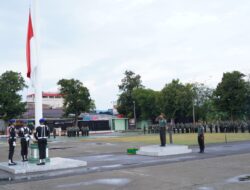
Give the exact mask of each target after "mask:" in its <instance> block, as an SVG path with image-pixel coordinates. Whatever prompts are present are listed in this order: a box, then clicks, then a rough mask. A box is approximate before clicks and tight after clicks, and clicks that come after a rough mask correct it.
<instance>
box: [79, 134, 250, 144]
mask: <svg viewBox="0 0 250 190" xmlns="http://www.w3.org/2000/svg"><path fill="white" fill-rule="evenodd" d="M225 136H226V138H227V142H233V141H247V140H250V133H227V134H224V133H212V134H211V133H206V134H205V143H206V144H210V143H221V142H225ZM81 141H82V142H86V141H87V142H89V141H95V142H96V141H98V142H110V143H111V142H134V143H135V142H138V143H145V144H159V142H160V138H159V134H153V135H151V134H150V135H137V136H121V137H110V138H98V139H82V140H81ZM173 141H174V144H185V145H196V144H197V134H196V133H191V134H190V133H187V134H173ZM167 143H169V134H167Z"/></svg>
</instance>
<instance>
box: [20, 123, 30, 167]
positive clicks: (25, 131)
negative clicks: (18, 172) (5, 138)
mask: <svg viewBox="0 0 250 190" xmlns="http://www.w3.org/2000/svg"><path fill="white" fill-rule="evenodd" d="M30 135H31V131H30V129H29V128H28V127H27V125H26V123H24V126H23V127H22V128H21V129H20V131H19V137H20V138H21V156H22V159H23V162H26V161H28V147H29V141H30Z"/></svg>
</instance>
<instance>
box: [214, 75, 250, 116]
mask: <svg viewBox="0 0 250 190" xmlns="http://www.w3.org/2000/svg"><path fill="white" fill-rule="evenodd" d="M244 76H245V75H244V74H243V73H240V72H239V71H233V72H231V73H230V72H227V73H224V74H223V77H222V81H221V82H220V83H219V84H218V85H217V88H216V89H215V91H214V103H215V107H216V109H217V110H218V111H219V112H222V113H226V115H227V116H228V119H231V120H235V119H240V118H241V117H242V116H244V114H245V108H246V107H245V105H246V102H247V83H246V81H245V80H244Z"/></svg>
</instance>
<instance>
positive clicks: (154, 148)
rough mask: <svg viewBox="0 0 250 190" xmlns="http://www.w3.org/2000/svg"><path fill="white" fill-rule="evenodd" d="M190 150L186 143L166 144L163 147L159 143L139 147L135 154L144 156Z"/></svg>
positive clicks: (182, 152) (175, 153)
mask: <svg viewBox="0 0 250 190" xmlns="http://www.w3.org/2000/svg"><path fill="white" fill-rule="evenodd" d="M190 152H192V150H191V149H189V148H188V146H186V145H166V146H165V147H161V146H160V145H150V146H143V147H140V149H139V150H138V151H137V152H136V154H138V155H145V156H168V155H177V154H186V153H190Z"/></svg>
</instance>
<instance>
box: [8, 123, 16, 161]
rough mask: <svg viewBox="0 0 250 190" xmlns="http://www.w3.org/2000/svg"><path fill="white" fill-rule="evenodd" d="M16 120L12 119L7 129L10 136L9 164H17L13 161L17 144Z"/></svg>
mask: <svg viewBox="0 0 250 190" xmlns="http://www.w3.org/2000/svg"><path fill="white" fill-rule="evenodd" d="M14 122H15V120H13V119H11V120H10V121H9V127H8V129H7V136H8V143H9V157H8V158H9V166H13V165H16V163H15V162H13V155H14V151H15V146H16V129H15V126H14Z"/></svg>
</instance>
